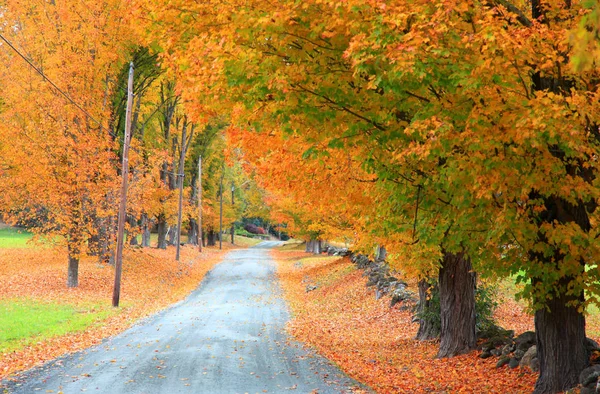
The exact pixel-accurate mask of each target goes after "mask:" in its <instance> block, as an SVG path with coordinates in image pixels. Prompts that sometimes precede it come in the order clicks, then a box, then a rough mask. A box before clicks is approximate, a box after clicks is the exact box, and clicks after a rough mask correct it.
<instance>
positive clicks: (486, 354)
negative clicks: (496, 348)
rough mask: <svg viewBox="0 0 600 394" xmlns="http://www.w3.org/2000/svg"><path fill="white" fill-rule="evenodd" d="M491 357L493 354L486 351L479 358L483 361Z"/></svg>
mask: <svg viewBox="0 0 600 394" xmlns="http://www.w3.org/2000/svg"><path fill="white" fill-rule="evenodd" d="M490 357H492V353H490V351H489V350H485V351H484V352H482V353H481V354H480V355H479V358H483V359H486V358H490Z"/></svg>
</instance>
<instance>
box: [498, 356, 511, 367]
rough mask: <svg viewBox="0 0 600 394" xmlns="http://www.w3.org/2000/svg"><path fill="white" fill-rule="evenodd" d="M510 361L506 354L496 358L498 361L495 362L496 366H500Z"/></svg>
mask: <svg viewBox="0 0 600 394" xmlns="http://www.w3.org/2000/svg"><path fill="white" fill-rule="evenodd" d="M509 362H510V358H509V357H507V356H502V357H500V359H499V360H498V362H497V363H496V368H500V367H503V366H505V365H506V364H508V363H509Z"/></svg>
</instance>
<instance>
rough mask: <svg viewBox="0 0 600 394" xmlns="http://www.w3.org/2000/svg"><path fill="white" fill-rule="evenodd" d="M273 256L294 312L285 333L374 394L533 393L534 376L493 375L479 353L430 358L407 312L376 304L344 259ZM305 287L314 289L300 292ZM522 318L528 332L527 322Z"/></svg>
mask: <svg viewBox="0 0 600 394" xmlns="http://www.w3.org/2000/svg"><path fill="white" fill-rule="evenodd" d="M273 255H274V257H275V259H276V260H277V261H278V263H279V270H278V272H279V277H280V279H281V284H282V287H283V289H284V293H285V297H286V299H287V300H288V302H289V303H290V305H291V307H292V310H293V313H294V319H293V320H292V322H291V323H290V325H289V329H290V331H291V333H292V334H293V335H294V336H295V337H296V338H298V339H299V340H300V341H303V342H307V343H308V344H310V345H312V346H313V347H315V348H316V349H317V351H318V352H319V353H321V354H323V355H324V356H326V357H328V358H329V359H331V360H333V361H334V362H336V363H337V364H338V365H339V366H340V367H341V368H342V369H343V370H344V371H345V372H346V373H347V374H348V375H349V376H351V377H353V378H355V379H357V380H359V381H361V382H364V383H366V384H367V385H369V386H370V387H372V388H373V389H375V390H376V391H377V392H381V393H431V392H435V393H462V392H464V393H467V392H468V393H530V392H531V391H532V390H533V387H534V383H535V380H536V378H537V374H535V373H533V372H531V371H530V370H528V369H519V368H517V369H509V368H508V367H502V368H498V369H497V368H495V363H496V359H494V358H490V359H485V360H484V359H480V358H479V357H478V355H479V352H472V353H469V354H466V355H462V356H458V357H454V358H450V359H441V360H440V359H436V358H435V355H436V352H437V346H438V344H437V343H435V342H434V341H430V342H419V341H416V340H414V337H415V335H416V332H417V329H418V325H417V324H416V323H412V314H411V312H410V311H407V310H401V309H400V308H398V307H395V308H389V304H388V302H382V301H381V300H379V301H377V300H376V299H375V296H374V294H373V292H372V290H370V289H368V288H367V287H365V282H366V278H364V277H363V276H362V273H361V272H360V271H358V270H357V269H356V268H355V267H354V265H353V264H352V263H351V262H350V261H349V259H347V258H344V259H340V258H336V257H314V256H311V255H308V254H305V253H302V252H287V251H273ZM307 285H311V286H316V289H315V290H312V291H310V292H308V293H307V291H306V290H307ZM311 288H312V287H311ZM413 288H415V287H414V286H413ZM511 313H513V312H512V311H511ZM507 318H508V317H507ZM519 318H522V316H519ZM524 320H525V323H524V326H527V324H528V323H527V321H528V320H529V318H525V319H524ZM509 328H510V327H509Z"/></svg>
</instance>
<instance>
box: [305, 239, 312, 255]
mask: <svg viewBox="0 0 600 394" xmlns="http://www.w3.org/2000/svg"><path fill="white" fill-rule="evenodd" d="M313 242H314V241H313V240H312V239H311V240H308V241H306V247H305V248H304V251H305V252H306V253H312V250H313Z"/></svg>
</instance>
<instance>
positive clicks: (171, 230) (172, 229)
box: [169, 226, 177, 246]
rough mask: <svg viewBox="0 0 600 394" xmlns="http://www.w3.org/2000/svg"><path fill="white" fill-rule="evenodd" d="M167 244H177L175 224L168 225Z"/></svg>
mask: <svg viewBox="0 0 600 394" xmlns="http://www.w3.org/2000/svg"><path fill="white" fill-rule="evenodd" d="M169 245H171V246H175V245H177V226H171V227H169Z"/></svg>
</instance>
